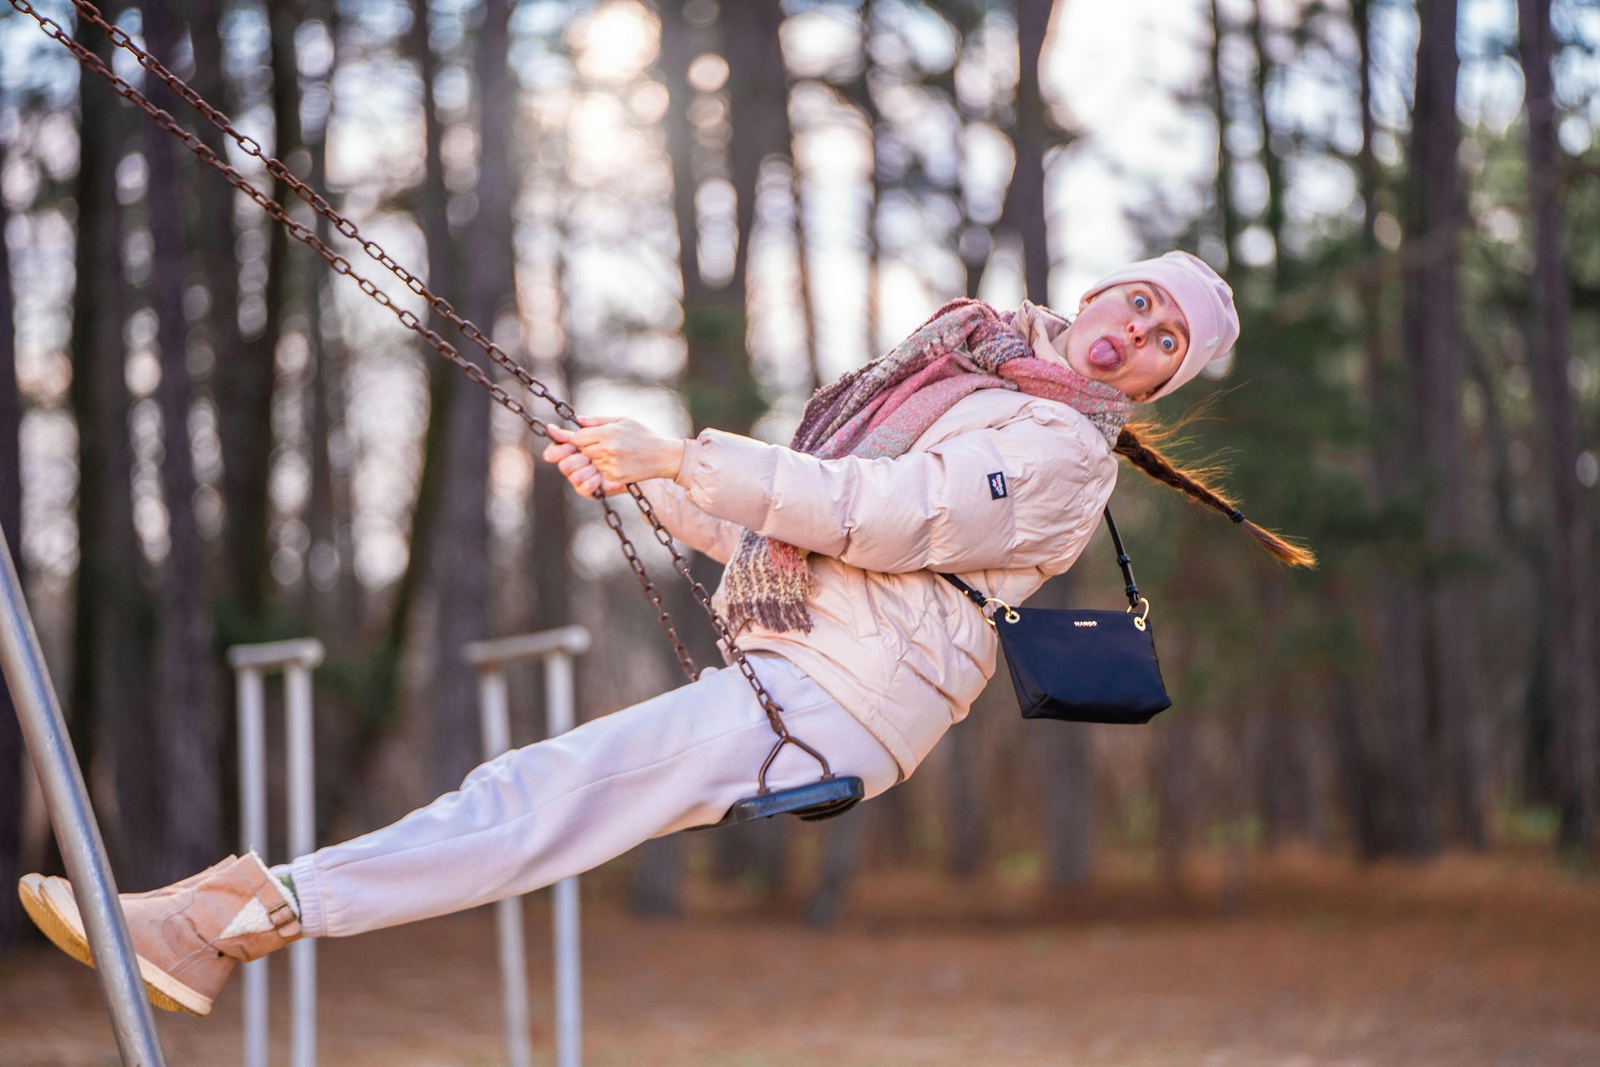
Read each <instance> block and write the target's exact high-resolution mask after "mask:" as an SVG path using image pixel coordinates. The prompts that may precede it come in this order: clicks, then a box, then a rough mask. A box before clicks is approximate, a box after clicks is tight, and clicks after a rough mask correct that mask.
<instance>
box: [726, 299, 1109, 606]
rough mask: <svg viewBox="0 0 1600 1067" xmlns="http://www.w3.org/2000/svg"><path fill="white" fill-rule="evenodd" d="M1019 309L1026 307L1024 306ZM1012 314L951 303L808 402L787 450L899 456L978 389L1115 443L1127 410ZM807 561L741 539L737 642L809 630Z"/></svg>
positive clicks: (734, 583)
mask: <svg viewBox="0 0 1600 1067" xmlns="http://www.w3.org/2000/svg"><path fill="white" fill-rule="evenodd" d="M1025 306H1026V305H1025ZM1020 326H1021V324H1020V323H1014V322H1013V315H1012V314H1002V313H1000V312H997V311H996V310H995V309H994V308H992V307H990V306H989V305H988V304H985V303H981V302H980V301H977V300H952V301H950V302H949V303H948V304H946V305H944V306H943V307H941V308H940V309H939V310H938V311H936V312H934V314H933V317H932V318H930V319H929V320H928V321H927V322H925V323H923V324H922V326H921V327H920V328H919V329H918V330H917V331H916V332H915V333H913V334H912V335H911V336H910V337H908V338H906V339H905V340H904V341H902V342H900V344H899V345H897V346H896V347H895V349H894V350H893V351H892V352H890V353H889V354H888V355H886V356H883V357H882V358H880V359H876V360H873V361H872V362H871V363H868V364H867V365H866V366H864V367H862V368H861V369H859V370H855V371H851V372H850V373H849V374H846V375H845V376H844V377H842V378H840V379H839V380H838V381H837V382H834V383H833V384H832V385H829V386H825V387H823V388H822V389H819V390H817V392H816V393H815V394H814V395H813V396H812V397H811V399H810V400H809V401H808V402H807V403H806V409H805V413H804V414H803V415H802V416H801V419H800V428H799V429H798V430H796V431H795V434H794V439H793V440H792V441H790V442H789V447H790V448H793V449H794V450H795V451H797V452H805V453H808V454H810V455H813V456H817V457H819V458H822V459H837V458H839V457H841V456H861V457H862V458H865V459H878V458H882V457H893V456H900V455H904V454H905V453H906V452H907V451H909V450H910V448H911V445H912V444H913V443H914V442H915V441H916V440H917V438H919V437H921V436H922V435H923V433H924V432H926V431H927V429H928V427H930V426H932V425H933V423H934V422H935V420H937V419H938V418H939V417H940V416H941V415H943V414H944V413H945V412H946V411H948V410H950V408H951V406H952V405H954V404H955V403H956V401H958V400H960V399H961V398H962V397H964V396H966V395H967V394H969V393H972V392H975V391H976V390H979V389H1014V390H1021V391H1022V392H1025V393H1028V394H1029V395H1031V396H1038V397H1044V398H1046V399H1049V400H1055V401H1059V402H1060V403H1063V404H1067V405H1070V406H1071V407H1073V408H1076V409H1077V410H1078V411H1080V412H1082V413H1083V414H1084V415H1085V416H1087V417H1088V419H1089V421H1090V422H1091V423H1093V424H1094V426H1095V428H1096V429H1098V430H1099V431H1100V432H1101V433H1102V434H1104V435H1105V438H1106V441H1107V442H1108V443H1111V444H1115V443H1116V440H1117V435H1118V434H1119V433H1120V432H1121V431H1122V427H1123V425H1124V424H1125V423H1126V422H1127V421H1128V414H1129V412H1130V411H1131V410H1132V404H1131V402H1130V401H1129V400H1128V398H1127V397H1126V396H1124V395H1123V394H1122V393H1121V392H1119V391H1118V390H1116V389H1114V388H1112V387H1111V386H1109V385H1105V384H1103V383H1101V382H1096V381H1093V380H1092V379H1089V378H1085V377H1084V376H1083V375H1081V374H1079V373H1078V372H1077V371H1074V370H1073V369H1072V368H1071V367H1069V366H1067V365H1066V363H1065V362H1060V363H1057V362H1054V361H1051V360H1045V359H1040V358H1038V357H1037V356H1035V355H1034V352H1033V349H1032V348H1030V347H1029V344H1028V340H1027V339H1026V338H1025V337H1024V336H1023V335H1022V333H1021V332H1019V327H1020ZM809 555H810V553H808V552H806V551H805V550H804V549H800V548H796V547H795V546H794V545H791V544H787V543H785V542H783V541H775V540H773V539H772V538H768V537H761V536H758V535H757V534H755V533H752V532H750V531H748V530H746V531H745V533H744V536H743V537H741V538H740V540H739V546H738V548H737V549H736V550H735V551H734V554H733V559H732V560H731V561H730V562H729V563H728V567H727V570H726V572H725V573H724V574H723V578H722V586H721V588H719V589H718V590H717V600H718V601H719V606H720V607H721V609H722V611H723V614H724V616H725V617H726V618H727V620H728V623H729V625H730V626H731V627H732V628H733V631H734V633H740V632H742V631H743V630H745V629H746V628H748V627H749V626H750V625H751V624H753V623H760V624H761V625H762V626H764V627H766V628H768V629H772V630H804V631H806V632H808V633H809V632H810V630H811V613H810V612H809V611H808V610H807V609H806V604H805V598H806V596H807V595H808V594H810V593H811V592H812V591H813V590H814V589H815V587H816V577H815V576H814V575H813V574H812V573H811V567H810V566H809V564H808V563H807V557H808V556H809Z"/></svg>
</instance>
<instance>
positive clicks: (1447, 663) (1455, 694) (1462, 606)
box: [1404, 0, 1488, 848]
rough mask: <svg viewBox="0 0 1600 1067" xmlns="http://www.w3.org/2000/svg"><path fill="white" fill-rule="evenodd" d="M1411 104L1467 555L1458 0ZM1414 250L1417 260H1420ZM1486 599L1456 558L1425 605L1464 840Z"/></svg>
mask: <svg viewBox="0 0 1600 1067" xmlns="http://www.w3.org/2000/svg"><path fill="white" fill-rule="evenodd" d="M1418 12H1419V16H1420V33H1419V38H1418V46H1417V84H1416V96H1415V104H1414V106H1413V111H1412V134H1411V148H1410V176H1409V178H1410V182H1409V193H1410V196H1409V200H1410V203H1409V205H1408V206H1409V211H1408V212H1407V216H1408V217H1407V220H1406V222H1407V230H1406V235H1405V236H1406V251H1407V254H1408V273H1407V279H1406V286H1405V302H1406V308H1405V316H1404V320H1405V321H1404V336H1405V340H1406V346H1407V349H1408V350H1409V354H1410V356H1411V359H1412V364H1413V367H1414V369H1415V379H1414V383H1413V384H1414V388H1415V391H1414V396H1413V402H1414V403H1415V405H1416V411H1417V415H1418V417H1419V419H1418V421H1419V423H1420V427H1421V444H1422V454H1421V457H1420V458H1421V460H1422V463H1421V473H1422V475H1423V479H1422V481H1423V484H1424V492H1425V498H1426V530H1427V537H1428V542H1429V547H1430V549H1431V551H1432V552H1433V553H1434V554H1435V555H1436V556H1437V557H1438V558H1441V559H1445V560H1447V561H1448V557H1449V556H1451V555H1454V554H1462V553H1465V552H1466V551H1467V550H1468V549H1469V547H1470V542H1471V535H1470V532H1469V529H1468V526H1469V516H1468V500H1467V491H1468V472H1467V469H1466V463H1467V456H1468V453H1467V447H1466V446H1467V442H1466V435H1465V432H1464V428H1463V425H1462V419H1461V370H1462V362H1461V349H1462V343H1463V338H1462V332H1461V314H1460V311H1461V298H1460V288H1459V284H1458V278H1457V270H1458V254H1457V241H1458V235H1459V232H1460V229H1461V224H1462V216H1463V208H1464V204H1463V197H1462V191H1461V178H1460V169H1459V164H1458V162H1457V149H1458V147H1459V145H1460V130H1459V125H1458V120H1457V118H1456V75H1457V70H1458V67H1459V60H1458V58H1457V55H1456V4H1455V0H1420V2H1419V4H1418ZM1412 257H1414V258H1412ZM1476 607H1477V597H1476V595H1475V593H1474V591H1473V589H1472V587H1471V585H1470V584H1469V583H1468V581H1467V579H1466V578H1465V577H1463V576H1462V575H1461V574H1460V573H1459V567H1454V568H1453V567H1451V566H1450V565H1449V563H1448V562H1447V563H1446V565H1445V567H1443V568H1441V573H1439V574H1438V575H1437V576H1436V577H1434V579H1433V580H1432V581H1431V582H1430V583H1429V584H1428V587H1427V589H1426V592H1425V595H1424V600H1423V604H1422V611H1423V626H1424V630H1423V632H1424V634H1425V635H1426V636H1425V639H1424V641H1423V650H1424V660H1423V663H1424V665H1425V670H1426V675H1427V682H1428V690H1429V692H1428V695H1429V698H1430V702H1431V709H1432V712H1433V716H1434V721H1435V722H1437V723H1438V728H1439V737H1438V745H1439V766H1440V770H1441V772H1442V774H1441V780H1440V785H1441V787H1442V796H1443V798H1444V799H1445V802H1446V803H1445V807H1446V810H1447V811H1448V812H1449V813H1450V816H1451V830H1452V832H1453V834H1454V836H1455V837H1457V838H1458V839H1459V840H1461V841H1463V842H1464V843H1466V844H1468V845H1471V846H1473V847H1476V848H1482V847H1485V846H1486V845H1487V843H1488V828H1487V826H1486V825H1485V822H1484V807H1485V803H1486V801H1487V782H1486V763H1487V753H1486V752H1485V749H1484V736H1483V729H1484V724H1483V722H1482V714H1481V708H1480V700H1479V694H1480V692H1481V689H1482V687H1481V686H1480V685H1479V684H1478V656H1477V644H1478V638H1477V627H1476V623H1475V609H1476Z"/></svg>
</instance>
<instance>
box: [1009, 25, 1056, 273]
mask: <svg viewBox="0 0 1600 1067" xmlns="http://www.w3.org/2000/svg"><path fill="white" fill-rule="evenodd" d="M1054 6H1055V3H1054V0H1018V2H1017V48H1018V51H1019V53H1020V55H1019V59H1020V61H1021V66H1020V67H1019V68H1018V70H1019V73H1018V76H1017V102H1016V115H1017V126H1016V134H1015V137H1014V141H1015V144H1016V150H1017V164H1016V169H1015V170H1014V171H1013V172H1012V175H1011V186H1010V188H1009V189H1008V190H1007V191H1006V208H1005V214H1006V217H1007V219H1008V220H1009V221H1010V222H1011V225H1012V226H1014V227H1015V228H1016V229H1017V230H1018V231H1019V232H1020V233H1021V234H1022V259H1023V279H1024V281H1025V282H1026V285H1027V290H1028V292H1027V296H1028V299H1029V300H1032V301H1033V302H1034V303H1036V304H1048V303H1049V302H1050V240H1049V232H1048V226H1049V219H1048V215H1047V214H1046V212H1045V203H1044V141H1045V105H1044V98H1043V97H1042V96H1040V95H1039V60H1040V58H1041V56H1042V55H1043V53H1044V38H1045V32H1046V31H1047V30H1049V28H1050V11H1051V9H1052V8H1053V7H1054Z"/></svg>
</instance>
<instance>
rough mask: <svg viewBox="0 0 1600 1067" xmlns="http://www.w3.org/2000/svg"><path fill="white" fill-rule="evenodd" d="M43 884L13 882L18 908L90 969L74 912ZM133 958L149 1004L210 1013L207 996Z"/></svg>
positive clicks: (28, 879)
mask: <svg viewBox="0 0 1600 1067" xmlns="http://www.w3.org/2000/svg"><path fill="white" fill-rule="evenodd" d="M44 884H45V879H44V876H43V875H38V874H30V875H27V876H25V877H24V878H23V879H22V880H21V881H20V882H18V883H17V896H19V897H20V898H21V899H22V909H23V910H24V911H26V912H27V913H28V918H30V919H32V920H33V924H34V925H35V926H37V927H38V928H39V929H40V931H41V932H43V934H44V936H45V937H48V938H49V939H50V941H51V943H52V944H54V945H55V946H56V948H59V949H60V950H61V951H62V952H65V953H66V954H67V955H69V956H71V957H72V958H73V959H75V960H77V961H78V962H79V963H83V964H87V965H88V966H90V967H93V966H94V953H93V951H92V950H91V949H90V948H89V938H88V936H87V934H85V932H84V929H83V918H82V916H81V915H79V914H78V909H77V908H76V906H74V907H73V908H72V910H71V912H70V913H68V911H67V910H66V909H65V908H62V907H61V906H60V905H59V904H57V902H56V901H54V900H52V899H51V898H50V897H49V895H48V894H46V893H45V891H44ZM134 959H135V960H137V961H138V964H139V977H141V978H143V979H144V992H145V996H147V997H149V998H150V1003H151V1004H154V1005H155V1006H156V1007H158V1008H160V1009H161V1010H162V1011H185V1012H188V1013H189V1014H190V1015H199V1016H205V1015H209V1014H210V1013H211V998H210V997H207V996H205V995H204V994H202V993H198V992H196V991H195V990H193V989H190V988H189V987H188V986H186V985H184V984H183V983H182V982H180V981H178V980H177V979H176V978H174V977H172V975H170V974H168V973H167V972H166V971H163V970H162V969H161V968H160V967H157V966H156V965H155V964H153V963H151V962H150V961H149V960H147V959H145V958H144V957H143V956H140V955H137V954H135V956H134Z"/></svg>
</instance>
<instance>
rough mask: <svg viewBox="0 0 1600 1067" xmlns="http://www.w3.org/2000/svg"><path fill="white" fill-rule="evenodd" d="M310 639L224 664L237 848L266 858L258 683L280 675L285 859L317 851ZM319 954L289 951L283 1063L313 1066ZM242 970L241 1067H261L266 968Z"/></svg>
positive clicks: (298, 945) (309, 948)
mask: <svg viewBox="0 0 1600 1067" xmlns="http://www.w3.org/2000/svg"><path fill="white" fill-rule="evenodd" d="M322 656H323V648H322V642H320V641H317V640H316V639H314V638H304V639H301V640H296V641H275V642H272V643H270V644H261V645H235V646H234V647H232V648H230V649H228V663H229V664H230V665H231V666H232V667H233V669H234V671H235V672H237V674H238V694H239V808H240V823H241V826H240V831H241V833H240V837H241V839H242V840H241V842H240V843H241V845H242V846H243V847H244V848H245V849H246V850H253V851H255V852H256V853H258V854H259V855H260V856H261V857H262V858H263V859H266V858H267V785H266V773H267V772H266V710H265V701H264V697H263V692H262V676H263V675H264V674H265V673H266V672H267V671H270V670H282V671H283V682H284V734H285V740H286V745H285V755H286V758H287V762H288V765H289V775H288V783H287V784H288V793H289V797H288V808H289V854H290V857H291V858H293V857H296V856H303V855H306V854H307V853H309V852H311V851H313V850H314V849H315V848H316V795H315V780H314V777H313V771H312V768H313V763H312V760H313V757H312V719H313V717H312V709H313V705H312V699H311V669H312V668H313V667H315V666H316V665H317V664H319V663H321V662H322ZM316 953H317V947H316V942H315V941H312V940H310V939H309V938H307V939H304V940H301V941H297V942H295V943H294V944H293V945H290V946H289V1062H290V1063H291V1064H292V1065H293V1067H315V1064H316V1062H317V956H316ZM268 962H269V961H268V960H265V959H260V960H256V961H255V962H253V963H247V964H245V965H244V973H245V985H244V999H245V1003H244V1062H245V1067H267V1036H268V1027H267V1011H268V1009H267V1002H268V995H267V966H268Z"/></svg>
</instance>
